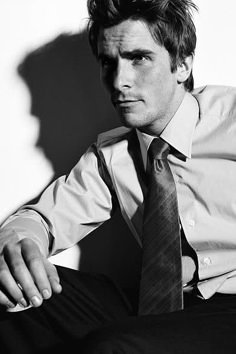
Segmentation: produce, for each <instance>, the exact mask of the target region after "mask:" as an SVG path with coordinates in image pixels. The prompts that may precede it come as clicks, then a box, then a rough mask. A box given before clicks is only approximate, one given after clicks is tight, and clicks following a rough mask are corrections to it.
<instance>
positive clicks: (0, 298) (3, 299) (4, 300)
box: [0, 290, 16, 309]
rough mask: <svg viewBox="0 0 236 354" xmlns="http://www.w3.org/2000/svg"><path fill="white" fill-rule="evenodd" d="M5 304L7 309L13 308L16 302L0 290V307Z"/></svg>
mask: <svg viewBox="0 0 236 354" xmlns="http://www.w3.org/2000/svg"><path fill="white" fill-rule="evenodd" d="M1 306H3V307H4V308H5V309H6V308H7V309H13V308H14V307H15V306H16V304H15V303H14V302H12V301H11V300H10V299H9V298H8V297H7V296H6V295H5V294H4V293H3V292H2V291H1V290H0V307H1Z"/></svg>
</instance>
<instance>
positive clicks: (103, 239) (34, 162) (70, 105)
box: [0, 0, 236, 286]
mask: <svg viewBox="0 0 236 354" xmlns="http://www.w3.org/2000/svg"><path fill="white" fill-rule="evenodd" d="M196 4H197V5H198V6H199V9H200V12H199V14H198V15H195V16H194V17H195V23H196V27H197V35H198V44H197V51H196V57H195V66H194V77H195V86H202V85H205V84H223V85H233V86H234V85H236V73H235V70H234V67H235V62H236V51H235V49H234V45H235V44H234V43H235V31H236V25H235V11H234V10H235V8H236V5H235V0H226V1H225V2H223V3H222V2H217V1H215V0H207V1H206V0H196ZM86 16H87V11H86V0H33V1H32V0H21V1H18V0H2V1H1V2H0V43H1V54H0V117H1V118H0V166H1V173H0V222H1V221H3V220H4V218H5V217H7V216H8V215H9V214H10V213H11V212H13V211H14V210H15V209H16V208H17V207H18V206H20V205H21V204H23V203H25V202H27V201H29V200H31V199H32V198H34V197H36V196H37V195H38V194H39V193H40V192H41V191H42V190H43V189H44V188H45V186H46V185H47V184H48V183H49V182H50V181H51V180H52V179H53V178H55V177H56V176H58V175H61V174H64V173H67V172H68V171H69V170H70V168H71V167H72V166H73V165H74V164H75V163H76V161H77V160H78V158H79V156H80V155H81V154H82V153H83V151H84V150H85V149H86V147H87V146H88V145H89V144H90V143H91V142H93V141H94V139H95V137H96V135H97V133H99V132H101V131H104V130H107V129H110V128H112V127H115V126H117V125H118V124H119V122H118V120H117V118H116V116H115V115H114V112H113V109H112V108H111V107H110V105H109V103H108V101H106V97H105V93H104V91H103V89H102V87H101V86H100V83H99V75H98V71H97V65H96V62H95V60H94V58H93V57H92V55H91V53H90V49H89V47H88V43H87V39H86V35H85V33H84V28H85V26H86ZM114 230H115V231H114ZM124 241H125V242H124ZM130 250H132V255H131V256H130ZM114 255H115V256H114ZM139 259H140V253H139V249H138V248H137V247H136V245H135V243H134V240H133V239H132V237H131V235H130V233H129V231H128V230H127V228H126V226H125V225H124V222H123V221H122V220H121V218H120V215H119V214H117V215H116V216H115V219H114V220H113V221H111V222H109V223H108V224H106V225H104V227H102V229H101V230H98V231H96V232H95V235H93V236H91V237H90V236H88V237H87V238H86V239H85V240H83V241H82V242H81V244H80V245H79V247H77V246H76V247H74V248H72V249H71V250H69V251H66V252H64V253H63V254H62V255H59V256H56V258H53V261H54V262H56V263H62V264H64V265H67V266H69V267H72V268H77V267H78V264H79V267H80V268H81V269H85V270H93V269H94V264H95V268H96V270H99V271H104V272H108V273H109V274H110V275H112V276H114V277H115V278H117V279H118V281H121V282H122V281H123V282H125V281H124V280H123V273H124V272H125V273H126V279H129V278H130V277H131V276H132V274H133V273H132V272H133V269H134V268H135V267H137V265H138V264H139ZM124 285H125V286H129V284H128V280H127V283H125V284H124Z"/></svg>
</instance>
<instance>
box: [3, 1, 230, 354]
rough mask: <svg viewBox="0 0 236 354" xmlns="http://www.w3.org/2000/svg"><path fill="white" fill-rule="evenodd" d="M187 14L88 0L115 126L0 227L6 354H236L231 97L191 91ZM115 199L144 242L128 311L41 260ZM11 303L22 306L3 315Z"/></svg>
mask: <svg viewBox="0 0 236 354" xmlns="http://www.w3.org/2000/svg"><path fill="white" fill-rule="evenodd" d="M194 8H195V6H194V4H193V3H192V2H191V1H189V0H146V1H145V0H137V1H135V0H123V1H121V0H107V1H101V0H90V1H88V9H89V14H90V27H89V28H90V32H89V38H90V43H91V46H92V49H93V51H94V53H95V55H96V56H97V58H98V60H99V63H100V67H101V77H102V80H103V82H104V84H105V86H106V88H107V90H108V92H109V94H110V98H111V101H112V104H113V105H114V107H115V109H116V111H117V113H118V115H119V117H120V119H121V122H122V124H123V125H124V127H121V128H119V129H115V130H113V131H111V132H107V133H104V134H101V135H100V136H99V137H98V140H97V142H96V143H95V144H93V145H92V146H90V147H89V149H88V150H87V152H86V153H85V154H84V155H83V156H82V158H81V159H80V161H79V162H78V164H77V165H76V166H75V167H74V169H73V170H72V171H71V173H70V174H69V175H68V176H64V177H61V178H59V179H58V180H56V181H55V182H54V183H52V184H51V185H50V186H49V187H48V188H47V189H46V190H45V192H44V193H43V194H42V196H41V198H40V200H39V202H38V203H36V204H34V205H28V206H24V207H22V208H21V209H20V210H19V211H18V212H17V213H16V214H15V215H13V216H11V217H10V218H9V219H8V220H7V221H6V222H5V223H4V225H3V226H2V229H1V237H0V244H1V258H0V285H1V292H0V303H1V305H2V306H5V307H7V308H8V309H10V312H6V313H3V314H2V317H1V322H0V340H1V347H2V348H4V350H5V351H4V352H5V353H8V352H9V353H13V352H16V350H17V351H18V352H19V351H21V352H22V353H32V352H33V353H35V352H37V350H38V352H40V351H41V352H46V350H48V351H49V352H55V350H56V349H55V348H60V347H61V346H64V348H67V349H68V347H69V345H71V348H72V344H73V345H74V344H75V345H76V348H77V349H78V350H80V351H81V352H82V351H83V353H148V354H150V353H181V354H182V353H189V352H190V353H199V352H202V353H209V352H210V353H223V352H227V353H233V352H234V350H235V349H234V348H235V345H236V343H235V336H234V333H233V330H234V325H236V295H235V294H236V278H235V274H236V251H235V246H236V241H235V240H236V238H235V231H236V217H235V216H236V215H235V214H236V208H235V195H236V194H235V192H236V191H235V188H236V187H235V183H234V181H235V175H236V164H235V157H236V156H235V152H234V151H235V147H236V146H235V141H236V139H235V131H236V130H235V124H236V123H235V119H234V118H235V116H236V110H235V102H236V90H235V89H233V88H224V87H205V88H202V89H199V90H195V91H193V92H191V91H192V89H193V77H192V62H193V55H194V50H195V45H196V35H195V27H194V24H193V22H192V18H191V10H192V9H194ZM156 142H157V143H156ZM157 144H158V149H159V152H158V153H159V155H158V157H156V156H154V160H155V161H154V162H153V161H152V153H149V151H152V146H154V147H155V146H157ZM160 144H161V148H160V147H159V145H160ZM153 154H154V153H153ZM153 168H154V170H155V171H154V170H153ZM154 172H156V173H157V174H158V178H157V180H158V181H156V180H154V179H152V177H149V175H151V174H152V173H153V175H154ZM163 172H165V174H164V175H163ZM163 176H164V177H163ZM153 178H154V177H153ZM160 181H161V182H162V185H161V187H160V184H158V183H159V182H160ZM156 183H157V185H156ZM156 189H158V194H157V196H156V195H155V192H156ZM176 190H177V199H176ZM150 191H151V192H150ZM163 193H164V197H163ZM153 195H154V196H155V198H152V196H153ZM153 199H154V200H153ZM153 202H154V204H155V205H154V204H153ZM169 202H170V203H171V204H168V203H169ZM116 205H118V206H119V207H120V208H121V211H122V214H123V216H124V218H125V220H126V221H127V223H128V225H129V227H130V229H131V231H132V232H133V234H134V236H135V238H136V240H137V242H138V243H139V244H140V246H141V247H142V248H143V267H142V274H141V277H140V278H141V280H140V294H139V307H138V310H135V309H134V307H133V306H132V304H129V303H128V301H127V299H126V298H125V296H124V294H123V293H122V291H121V290H120V289H119V288H118V287H117V286H116V285H115V284H114V283H113V282H112V281H111V280H109V279H108V278H106V277H104V276H99V275H93V274H91V275H89V274H85V273H80V272H76V271H73V270H66V269H64V268H62V267H57V269H56V267H54V266H53V265H52V264H51V263H50V262H49V261H48V260H47V257H48V256H49V255H51V254H54V253H56V252H58V251H60V250H62V249H65V248H68V247H70V246H72V245H74V244H75V243H77V242H78V241H79V240H80V239H81V238H83V237H84V236H86V235H87V234H88V233H89V232H91V231H92V230H94V229H95V228H96V227H98V226H99V225H100V224H102V223H103V222H104V221H106V220H108V219H109V218H110V217H111V215H112V213H113V210H114V208H115V207H116ZM150 205H151V207H150V208H148V206H150ZM156 209H157V211H156ZM156 212H157V214H156ZM156 215H158V216H159V217H157V216H156ZM146 220H148V221H146ZM153 223H154V224H155V226H154V228H153ZM150 225H151V226H152V228H151V226H150ZM163 230H164V231H163ZM167 231H168V232H167ZM156 241H157V242H158V247H156ZM173 245H174V249H173V247H172V246H173ZM160 250H161V252H160ZM150 251H151V252H150ZM166 251H168V252H169V253H168V252H167V253H166ZM151 254H152V256H154V257H155V256H157V255H158V257H156V259H155V261H153V259H152V258H151V256H150V255H151ZM148 261H151V263H152V264H151V266H150V264H148V263H146V262H148ZM147 264H148V265H147ZM176 264H177V265H176ZM156 265H157V267H156ZM153 269H154V272H153ZM163 275H164V277H163ZM149 278H151V280H152V283H151V286H150V287H149V280H150V279H149ZM147 279H148V280H147ZM170 279H171V282H170V281H169V280H170ZM170 283H172V284H170ZM156 285H158V287H157V291H156V290H155V291H154V289H155V288H156ZM61 290H63V291H61ZM147 294H148V296H147ZM166 294H167V295H166ZM44 300H46V301H44ZM153 300H154V304H153ZM16 304H17V308H19V307H21V308H22V309H25V310H24V311H20V312H16V313H15V312H14V313H11V311H14V309H15V305H16ZM29 304H30V305H31V306H30V309H27V307H28V305H29ZM9 333H10V334H11V338H13V339H14V340H12V341H11V340H9ZM65 350H66V349H65Z"/></svg>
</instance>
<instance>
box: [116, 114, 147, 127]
mask: <svg viewBox="0 0 236 354" xmlns="http://www.w3.org/2000/svg"><path fill="white" fill-rule="evenodd" d="M120 121H121V123H122V124H123V125H124V126H125V127H126V128H141V127H142V126H143V125H144V124H143V121H141V122H140V119H137V117H136V118H134V117H131V116H128V117H127V116H125V117H124V116H121V117H120Z"/></svg>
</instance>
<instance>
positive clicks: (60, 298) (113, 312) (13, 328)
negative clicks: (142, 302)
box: [0, 267, 132, 354]
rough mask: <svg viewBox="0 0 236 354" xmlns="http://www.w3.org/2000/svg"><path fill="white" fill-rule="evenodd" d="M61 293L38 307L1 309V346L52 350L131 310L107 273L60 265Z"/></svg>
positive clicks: (15, 349)
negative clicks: (12, 311)
mask: <svg viewBox="0 0 236 354" xmlns="http://www.w3.org/2000/svg"><path fill="white" fill-rule="evenodd" d="M57 269H58V273H59V276H60V279H61V284H62V288H63V290H62V293H61V294H58V295H53V296H52V298H51V299H49V300H46V301H44V303H43V305H42V306H41V307H39V308H30V309H28V310H25V311H21V312H16V313H7V312H1V313H0V348H1V351H2V353H4V354H10V353H11V354H12V353H14V354H15V353H18V354H19V353H22V354H23V353H24V354H29V353H33V354H35V353H41V352H42V353H47V352H48V353H49V352H53V351H52V348H54V347H55V346H59V347H60V345H63V344H64V343H70V342H73V340H75V339H76V340H78V341H79V340H80V339H81V338H83V337H84V336H85V335H86V334H87V333H89V332H90V331H91V330H94V329H96V328H98V327H100V326H101V325H104V324H105V323H107V322H109V321H113V320H117V319H121V318H124V317H127V316H128V315H129V314H130V312H131V311H132V309H131V307H130V305H129V304H128V302H127V301H126V299H125V297H124V296H123V294H122V293H121V291H120V290H119V289H118V287H117V286H116V285H115V284H114V283H113V282H112V281H111V280H110V279H108V278H107V277H105V276H103V275H97V274H96V275H95V274H88V273H82V272H78V271H75V270H71V269H67V268H64V267H57Z"/></svg>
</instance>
